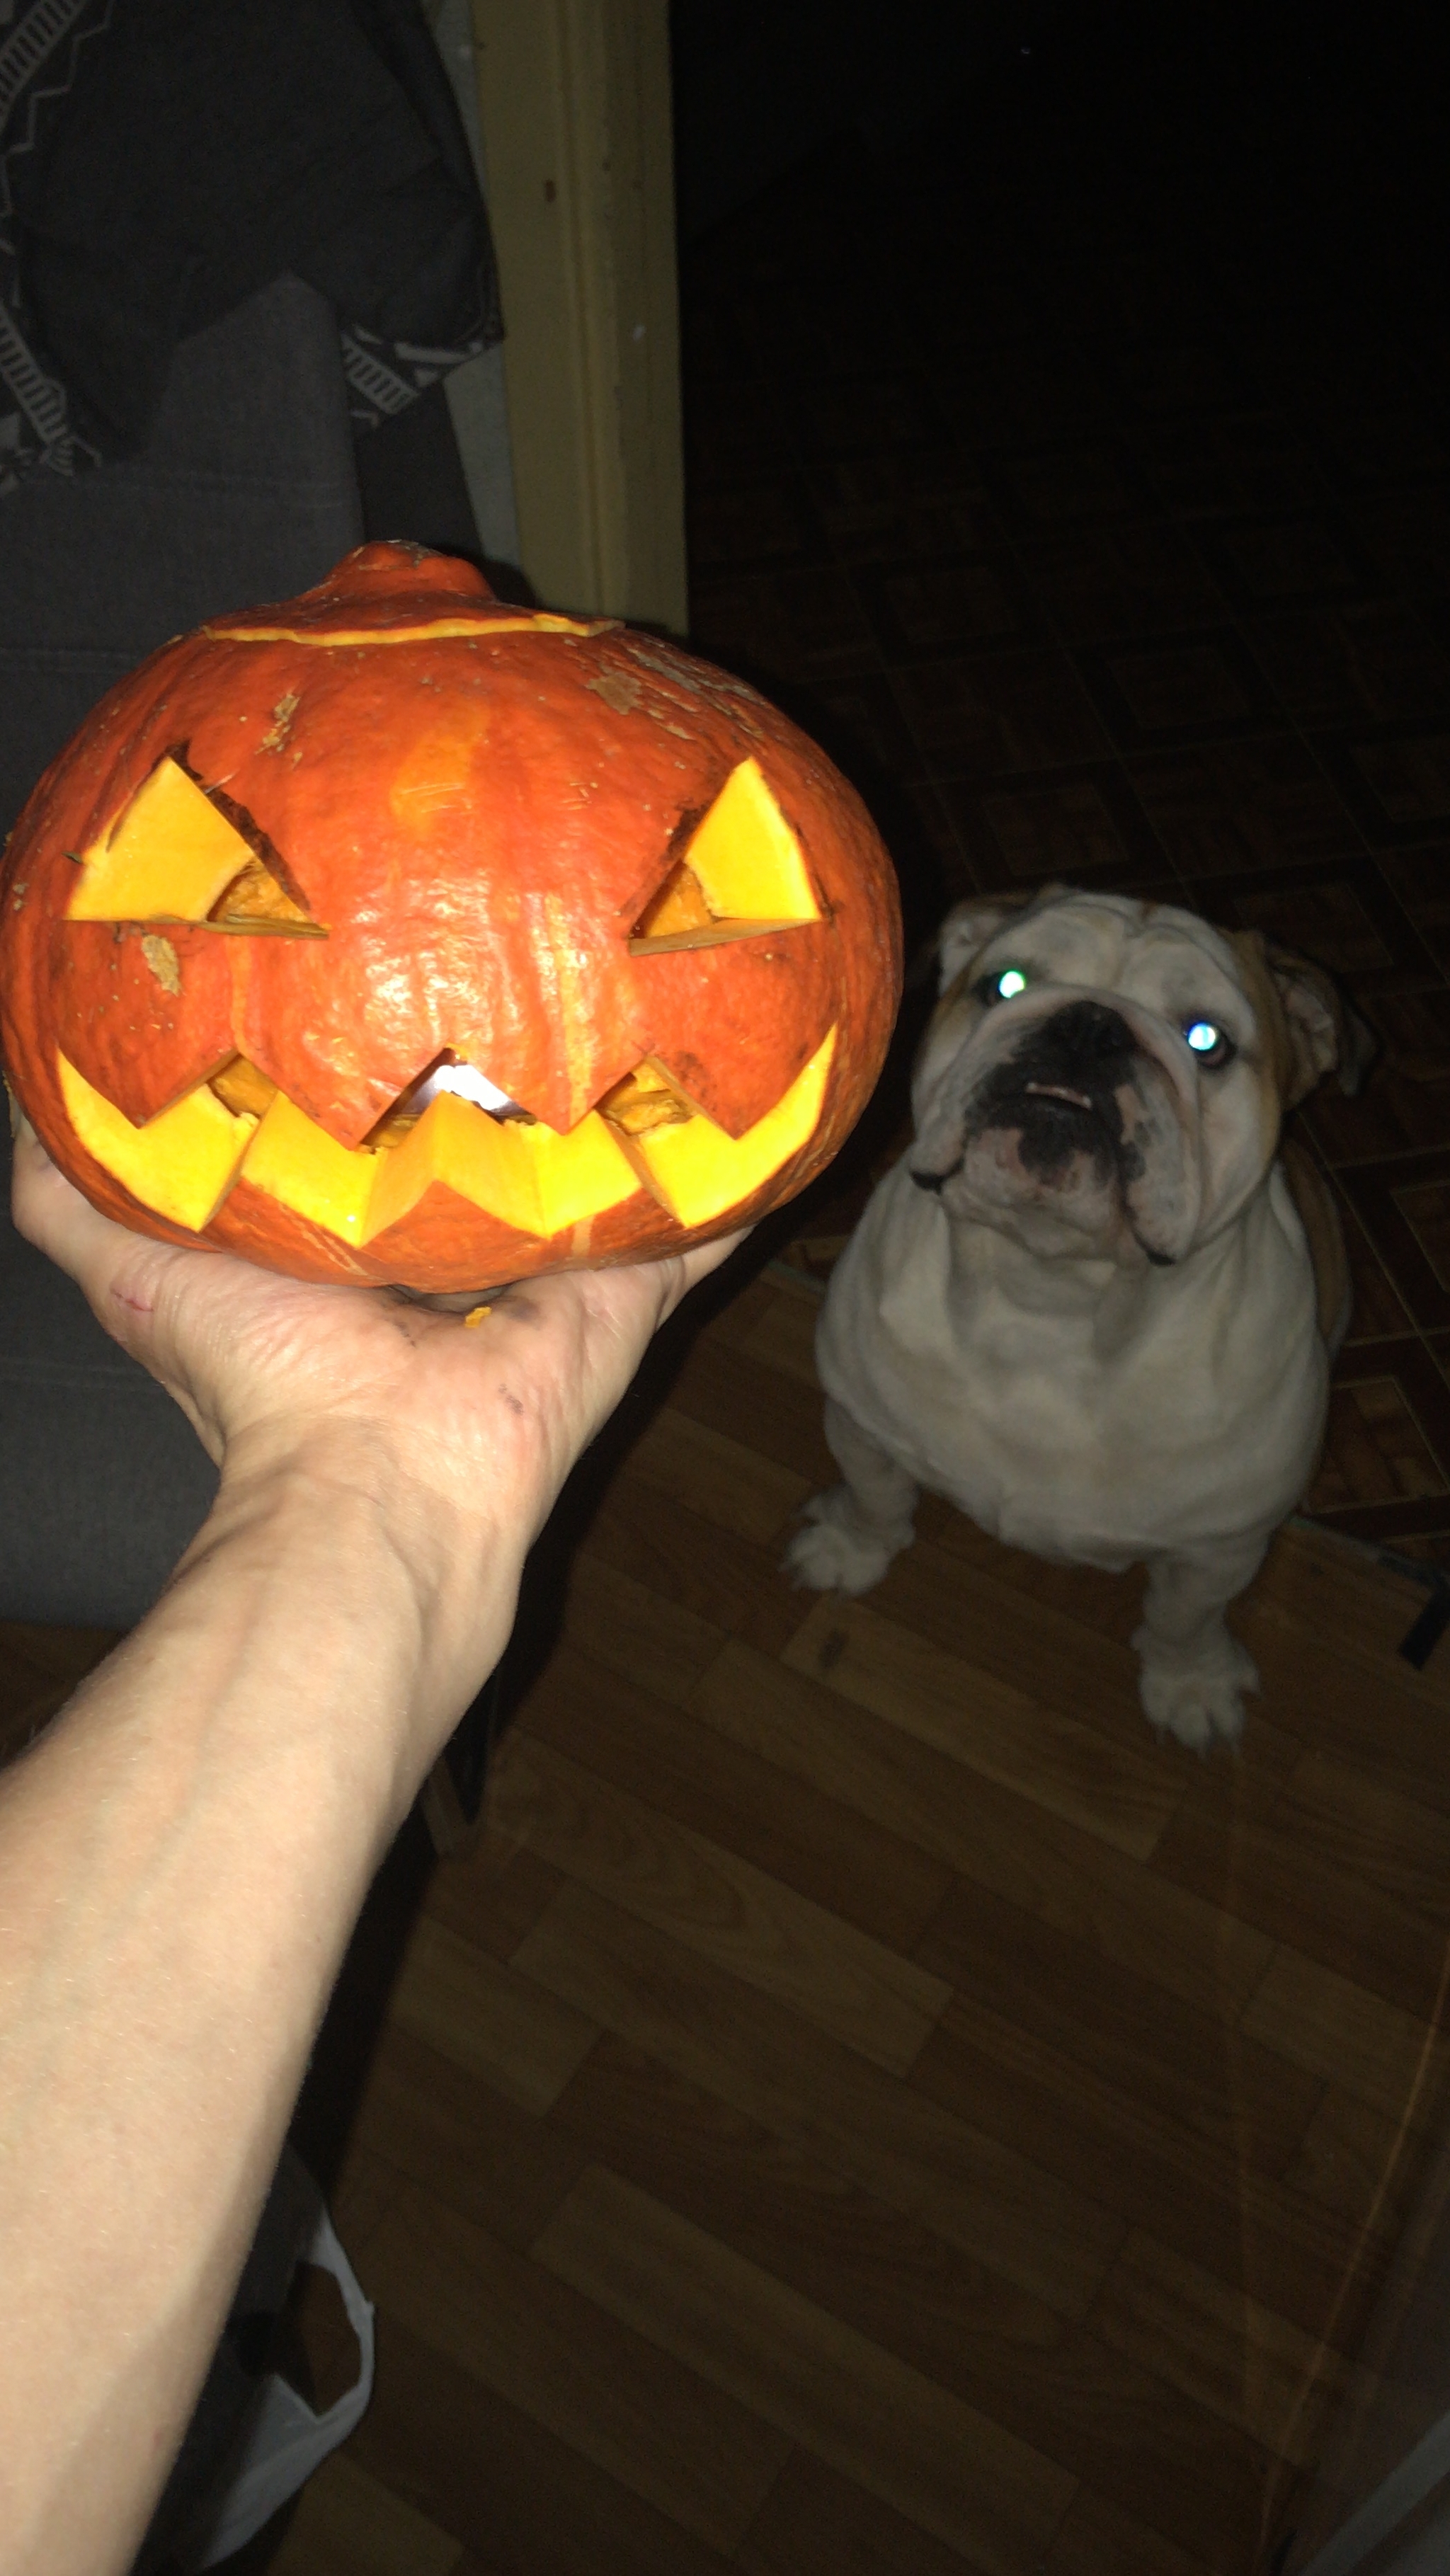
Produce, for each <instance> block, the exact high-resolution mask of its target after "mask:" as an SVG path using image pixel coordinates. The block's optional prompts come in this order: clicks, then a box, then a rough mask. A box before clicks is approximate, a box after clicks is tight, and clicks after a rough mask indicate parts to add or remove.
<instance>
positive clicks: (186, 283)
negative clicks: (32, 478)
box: [0, 0, 503, 492]
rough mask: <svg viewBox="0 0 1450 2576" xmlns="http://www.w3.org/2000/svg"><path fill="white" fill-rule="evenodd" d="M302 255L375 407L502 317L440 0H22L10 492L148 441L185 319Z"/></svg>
mask: <svg viewBox="0 0 1450 2576" xmlns="http://www.w3.org/2000/svg"><path fill="white" fill-rule="evenodd" d="M288 272H291V273H292V274H294V275H296V276H299V277H303V278H305V279H306V280H307V281H308V282H309V284H311V285H313V286H315V287H317V288H318V289H319V290H320V291H321V292H322V293H323V294H324V295H326V296H327V297H328V298H329V300H330V301H331V303H332V305H333V308H334V310H335V312H336V313H337V316H338V322H339V328H340V331H341V335H342V347H343V362H344V367H345V370H346V374H347V379H348V383H349V387H350V389H351V397H352V415H353V421H354V426H355V428H357V429H359V430H364V429H368V428H371V427H373V426H374V425H375V424H376V423H377V422H378V421H380V420H382V419H384V418H386V417H388V416H390V415H391V414H393V413H395V412H398V411H401V410H403V409H404V408H405V407H406V406H407V405H408V404H409V403H411V402H412V401H414V400H415V399H416V397H417V396H418V395H419V394H420V393H422V392H423V391H425V390H426V388H427V387H428V386H429V385H431V384H434V383H436V381H437V380H438V378H439V377H440V376H442V375H443V374H445V373H446V372H447V370H448V369H449V368H450V367H455V366H458V365H461V364H462V362H463V360H464V359H466V358H471V357H476V356H477V355H478V353H479V352H480V351H481V350H483V349H487V348H491V347H492V346H493V345H494V343H495V342H496V341H497V340H499V339H501V338H502V336H503V325H502V321H501V318H500V314H499V302H498V278H497V271H496V268H495V265H494V257H493V247H492V243H491V241H490V239H489V230H488V218H487V215H486V213H485V211H484V207H483V201H482V198H481V197H480V195H479V192H478V186H477V182H476V179H475V176H474V171H473V164H472V160H471V157H470V154H469V149H468V143H467V139H466V137H465V134H464V131H463V126H462V122H461V120H460V117H459V114H458V109H457V105H456V102H455V100H454V97H453V93H452V91H451V89H450V88H449V85H448V79H447V75H446V73H445V71H444V69H443V65H442V62H441V60H440V59H439V56H438V53H437V50H436V48H435V46H434V43H433V40H432V37H431V35H430V33H429V31H428V26H427V22H426V20H425V19H424V17H423V14H422V10H421V6H420V5H419V0H206V5H205V6H204V7H198V6H197V5H196V0H0V492H3V491H5V490H6V489H8V488H10V487H11V486H12V485H14V484H15V483H17V482H18V481H19V480H20V479H21V478H22V476H24V475H26V474H28V473H31V472H33V471H35V470H36V469H43V470H47V471H49V472H51V473H53V474H62V475H69V474H74V473H76V472H78V471H80V470H82V469H83V468H84V467H86V466H89V465H94V464H97V463H99V462H100V461H101V460H102V459H103V458H107V457H120V456H128V455H132V454H134V453H135V451H136V450H137V448H138V447H139V446H140V445H141V444H142V442H143V440H144V438H145V436H146V432H147V429H148V427H149V425H150V422H151V420H152V418H153V416H154V414H155V411H156V406H157V404H158V403H159V401H160V399H161V395H162V392H163V390H164V388H165V384H166V378H167V373H168V370H169V367H170V364H171V355H172V351H173V350H174V348H175V347H176V344H177V342H178V341H180V340H184V339H185V338H187V336H188V335H189V334H190V333H191V332H193V331H198V330H201V329H203V328H204V327H205V326H206V325H207V324H208V323H211V322H215V321H219V320H220V319H221V317H222V316H223V315H224V314H226V313H229V312H231V311H232V310H233V309H234V307H235V306H236V305H238V304H240V303H241V302H242V301H243V300H244V298H245V297H247V296H248V295H251V294H252V293H254V292H255V291H256V289H257V288H259V287H262V286H266V285H268V284H270V282H271V281H272V279H274V278H276V277H280V276H282V275H284V274H286V273H288Z"/></svg>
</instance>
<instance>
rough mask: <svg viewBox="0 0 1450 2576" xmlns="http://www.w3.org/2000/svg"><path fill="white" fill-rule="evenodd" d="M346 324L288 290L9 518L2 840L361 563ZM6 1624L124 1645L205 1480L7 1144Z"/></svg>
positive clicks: (207, 1470)
mask: <svg viewBox="0 0 1450 2576" xmlns="http://www.w3.org/2000/svg"><path fill="white" fill-rule="evenodd" d="M362 535H363V521H362V506H361V501H360V497H359V491H358V481H357V473H356V469H355V466H354V462H353V443H352V435H351V430H350V425H349V421H348V411H347V400H346V388H345V385H344V380H343V374H342V364H341V358H340V354H339V346H338V333H337V323H336V320H335V318H334V315H333V313H332V310H331V307H330V306H329V305H328V304H327V303H325V302H324V300H323V298H322V297H321V296H320V295H318V294H316V293H314V291H313V290H312V288H310V287H308V286H304V285H303V284H301V282H300V281H299V280H297V279H295V278H283V279H281V280H279V281H278V282H277V283H276V284H275V285H273V286H270V287H268V288H266V289H265V290H264V291H263V292H262V293H261V294H259V295H255V296H253V297H251V298H250V300H249V301H248V302H247V303H246V304H244V305H242V306H240V307H239V308H238V309H237V310H236V311H235V312H233V313H231V314H229V315H228V317H227V318H226V320H224V321H222V322H218V323H216V324H214V325H213V326H212V327H211V328H210V329H209V330H206V331H203V332H199V333H198V334H197V335H196V336H195V338H193V339H190V340H188V341H186V342H184V343H183V344H182V346H181V347H180V348H179V349H178V351H177V353H176V357H175V361H174V364H173V367H172V372H171V377H170V381H169V384H168V388H167V392H166V395H165V398H164V401H163V404H162V408H161V412H160V415H159V417H158V419H157V422H156V424H155V427H154V430H153V432H152V435H151V437H150V438H149V440H148V441H147V444H146V446H145V448H144V450H143V451H142V452H141V453H140V454H139V455H137V456H135V457H134V458H132V459H130V460H129V461H127V462H126V463H124V464H115V465H106V466H102V467H99V468H98V469H97V470H96V471H94V472H93V473H90V474H84V475H78V476H77V477H76V478H75V479H74V480H73V481H67V480H61V479H59V478H56V477H52V476H50V475H48V474H37V475H34V476H32V477H31V479H30V480H29V481H28V482H25V483H23V484H21V485H20V487H19V488H18V489H17V490H15V491H12V492H9V493H6V494H4V495H3V496H0V834H3V833H4V832H7V831H8V830H9V828H10V825H11V824H12V822H13V821H14V819H15V816H16V814H17V813H18V811H19V809H20V807H21V805H22V804H23V802H24V800H25V797H26V796H27V795H28V793H29V791H30V789H31V787H32V786H33V785H34V783H35V780H36V779H37V778H38V776H39V775H40V772H41V771H42V769H43V768H44V767H45V766H46V763H47V762H48V761H49V760H50V759H51V758H52V757H53V756H54V754H55V753H56V752H57V751H59V750H60V748H61V746H62V745H63V744H64V742H65V741H66V740H67V738H68V737H69V735H70V734H71V733H72V732H73V731H74V730H75V727H76V726H77V725H78V724H79V723H80V721H81V719H82V717H83V716H84V715H85V714H86V713H87V711H88V710H89V708H91V707H92V706H93V705H94V704H95V702H96V700H97V698H99V697H100V696H101V695H102V693H103V692H104V691H105V690H106V689H107V688H108V687H109V686H110V685H111V683H112V681H113V680H116V679H119V678H120V676H121V675H122V673H123V672H125V671H127V670H129V669H130V668H131V666H132V664H133V663H135V662H137V661H139V660H140V658H141V657H142V655H143V654H145V653H148V652H150V651H151V650H152V648H153V647H154V646H155V645H157V644H160V643H164V642H165V641H166V639H167V638H168V637H169V636H172V635H175V634H179V633H181V632H183V631H184V630H185V629H186V628H188V627H192V626H195V625H197V624H198V623H199V622H200V620H201V619H203V618H205V617H209V616H214V615H216V614H218V613H219V612H222V611H225V610H227V609H232V608H238V607H242V606H245V605H246V604H248V603H249V602H251V601H254V600H261V599H280V598H286V597H287V596H289V595H290V594H291V593H292V592H294V591H297V590H301V589H303V588H305V587H306V586H307V585H308V584H309V583H311V582H314V581H317V580H320V578H321V577H322V575H323V574H324V573H325V572H326V571H327V570H328V569H329V568H330V566H331V565H333V564H334V563H336V562H337V560H338V558H339V556H341V555H344V554H346V552H347V551H348V549H349V547H351V546H354V545H357V544H359V543H360V542H361V540H362ZM0 1155H3V1163H0V1179H3V1207H4V1210H5V1211H6V1212H5V1213H4V1214H3V1215H0V1619H22V1620H34V1621H39V1622H46V1623H48V1622H55V1623H60V1624H68V1625H76V1626H85V1627H91V1626H94V1627H114V1628H127V1627H130V1626H132V1625H133V1624H134V1623H135V1621H136V1620H137V1619H139V1618H140V1616H141V1615H142V1613H143V1611H145V1610H146V1609H147V1608H148V1607H149V1606H150V1604H151V1602H152V1601H153V1600H154V1599H155V1597H156V1595H157V1593H158V1592H159V1591H160V1589H161V1586H162V1584H163V1583H164V1582H165V1580H166V1577H167V1575H168V1573H169V1572H170V1570H171V1568H172V1566H173V1565H174V1564H175V1562H176V1559H177V1557H178V1556H179V1555H180V1554H181V1551H182V1549H183V1548H184V1547H185V1545H186V1543H187V1541H188V1539H189V1538H190V1537H191V1535H192V1533H193V1532H194V1530H195V1529H196V1528H197V1526H198V1524H199V1523H200V1521H201V1520H202V1518H203V1517H204V1515H205V1513H206V1510H207V1508H208V1505H209V1503H210V1500H211V1496H212V1493H213V1491H214V1490H215V1481H216V1480H215V1475H214V1472H213V1470H212V1468H211V1466H210V1464H209V1463H208V1461H207V1458H206V1456H205V1454H204V1452H203V1450H202V1449H201V1446H200V1444H199V1442H198V1441H197V1440H196V1438H195V1436H194V1435H193V1433H192V1431H191V1430H190V1428H189V1426H188V1425H187V1423H186V1422H185V1420H184V1419H183V1417H182V1415H181V1414H180V1413H179V1412H178V1411H177V1409H176V1407H175V1405H174V1404H173V1403H172V1402H171V1400H170V1398H169V1397H168V1396H166V1395H164V1394H163V1393H162V1392H161V1390H160V1388H159V1387H158V1386H156V1385H155V1384H154V1382H153V1381H152V1379H150V1378H149V1377H148V1376H147V1375H146V1373H145V1371H144V1370H142V1369H140V1368H138V1367H137V1365H136V1363H135V1362H134V1361H132V1360H129V1359H127V1358H126V1357H125V1355H124V1354H123V1353H122V1352H121V1351H119V1350H118V1349H117V1348H116V1346H115V1344H114V1343H113V1342H111V1341H110V1340H109V1339H108V1338H107V1336H106V1335H105V1334H104V1333H103V1332H102V1330H101V1328H100V1326H99V1325H98V1324H97V1323H96V1321H95V1319H94V1317H93V1316H92V1315H91V1313H90V1310H89V1308H88V1307H87V1305H86V1303H85V1301H84V1299H83V1298H82V1296H81V1295H80V1292H79V1290H78V1289H76V1288H75V1287H74V1286H73V1285H72V1283H71V1282H70V1281H69V1280H68V1279H66V1278H64V1277H62V1275H61V1274H60V1273H59V1272H58V1271H56V1270H55V1269H54V1268H53V1267H52V1266H51V1264H50V1263H49V1262H48V1261H45V1260H44V1259H42V1257H41V1256H40V1255H39V1254H38V1253H36V1252H34V1251H33V1250H32V1249H31V1247H30V1246H29V1245H28V1244H26V1243H24V1242H22V1241H21V1239H20V1237H19V1236H18V1235H17V1234H16V1233H15V1231H14V1228H13V1227H12V1226H11V1224H10V1222H9V1216H8V1209H9V1199H10V1189H9V1178H10V1174H9V1156H10V1142H9V1135H8V1129H6V1130H5V1131H4V1132H3V1142H0Z"/></svg>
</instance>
